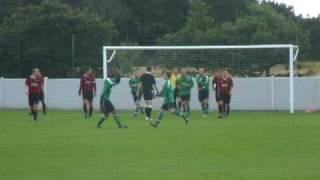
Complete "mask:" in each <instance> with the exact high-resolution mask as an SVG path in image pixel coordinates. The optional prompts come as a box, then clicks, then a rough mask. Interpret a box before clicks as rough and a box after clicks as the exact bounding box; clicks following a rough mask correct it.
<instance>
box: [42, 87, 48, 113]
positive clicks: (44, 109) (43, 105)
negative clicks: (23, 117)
mask: <svg viewBox="0 0 320 180" xmlns="http://www.w3.org/2000/svg"><path fill="white" fill-rule="evenodd" d="M40 101H41V105H42V113H43V114H46V113H47V106H46V103H45V101H44V92H43V91H42V92H41V96H40Z"/></svg>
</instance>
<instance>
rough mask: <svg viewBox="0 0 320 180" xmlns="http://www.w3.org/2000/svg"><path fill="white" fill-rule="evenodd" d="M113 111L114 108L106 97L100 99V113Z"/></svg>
mask: <svg viewBox="0 0 320 180" xmlns="http://www.w3.org/2000/svg"><path fill="white" fill-rule="evenodd" d="M113 111H115V108H114V106H113V104H112V103H111V101H110V100H108V99H100V112H101V113H105V114H108V113H112V112H113Z"/></svg>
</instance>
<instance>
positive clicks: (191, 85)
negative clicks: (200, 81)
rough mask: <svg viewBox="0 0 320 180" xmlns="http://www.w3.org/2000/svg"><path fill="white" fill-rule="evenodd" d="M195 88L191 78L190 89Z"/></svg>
mask: <svg viewBox="0 0 320 180" xmlns="http://www.w3.org/2000/svg"><path fill="white" fill-rule="evenodd" d="M193 86H194V83H193V80H192V78H190V80H189V88H193Z"/></svg>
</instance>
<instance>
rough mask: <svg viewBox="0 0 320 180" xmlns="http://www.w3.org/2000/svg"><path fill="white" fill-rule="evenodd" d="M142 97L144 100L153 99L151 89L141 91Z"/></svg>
mask: <svg viewBox="0 0 320 180" xmlns="http://www.w3.org/2000/svg"><path fill="white" fill-rule="evenodd" d="M143 99H144V100H145V101H151V100H153V91H148V92H144V93H143Z"/></svg>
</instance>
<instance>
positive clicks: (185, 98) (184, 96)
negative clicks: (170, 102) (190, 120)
mask: <svg viewBox="0 0 320 180" xmlns="http://www.w3.org/2000/svg"><path fill="white" fill-rule="evenodd" d="M180 99H181V101H190V94H189V95H182V96H180Z"/></svg>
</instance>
